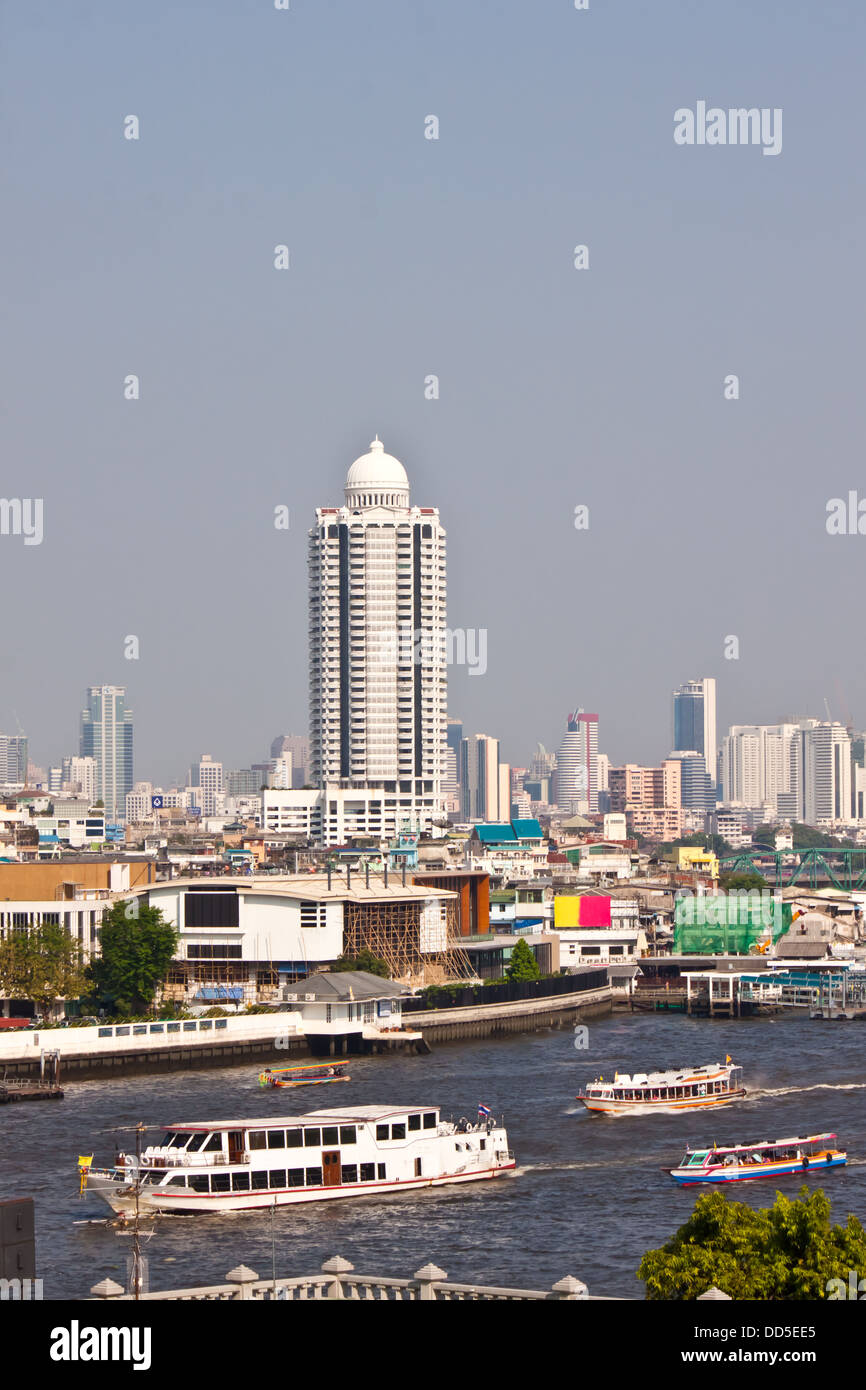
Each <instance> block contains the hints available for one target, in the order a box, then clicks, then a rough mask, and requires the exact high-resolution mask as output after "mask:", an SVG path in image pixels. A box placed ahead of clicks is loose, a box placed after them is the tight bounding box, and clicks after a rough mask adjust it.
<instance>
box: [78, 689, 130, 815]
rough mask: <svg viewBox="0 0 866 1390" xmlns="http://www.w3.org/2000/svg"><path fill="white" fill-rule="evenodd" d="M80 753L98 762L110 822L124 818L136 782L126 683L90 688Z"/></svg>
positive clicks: (99, 797) (99, 785)
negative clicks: (127, 802) (134, 781)
mask: <svg viewBox="0 0 866 1390" xmlns="http://www.w3.org/2000/svg"><path fill="white" fill-rule="evenodd" d="M79 753H80V756H81V757H82V758H93V759H94V760H95V762H96V786H95V791H96V798H97V800H101V801H102V802H103V803H104V806H105V819H106V821H112V820H121V819H122V818H123V816H124V813H125V810H126V793H127V792H130V791H132V783H133V775H132V774H133V723H132V710H130V709H127V706H126V687H125V686H122V685H92V686H90V687H89V689H88V691H87V708H86V709H83V710H82V711H81V740H80V746H79Z"/></svg>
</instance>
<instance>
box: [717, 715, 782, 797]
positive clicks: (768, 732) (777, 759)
mask: <svg viewBox="0 0 866 1390" xmlns="http://www.w3.org/2000/svg"><path fill="white" fill-rule="evenodd" d="M799 728H800V726H799V725H798V724H794V723H787V724H732V725H731V727H730V729H729V730H728V733H727V735H726V737H725V738H724V740H723V741H722V798H723V800H724V801H725V802H727V803H736V804H738V805H740V806H749V807H754V808H756V809H757V808H759V807H761V806H763V805H764V804H765V803H767V802H770V803H771V804H772V805H773V806H774V807H775V806H777V804H778V798H779V796H780V795H785V794H787V793H790V792H791V791H792V790H793V785H792V778H793V771H794V765H793V762H792V756H793V754H792V749H793V744H794V741H795V739H796V737H797V734H798V732H799Z"/></svg>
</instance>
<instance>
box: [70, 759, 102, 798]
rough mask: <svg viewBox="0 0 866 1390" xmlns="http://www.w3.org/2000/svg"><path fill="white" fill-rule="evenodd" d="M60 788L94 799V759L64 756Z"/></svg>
mask: <svg viewBox="0 0 866 1390" xmlns="http://www.w3.org/2000/svg"><path fill="white" fill-rule="evenodd" d="M61 785H62V788H63V789H64V790H65V791H67V792H72V793H75V792H78V793H79V794H80V795H81V796H86V797H88V798H89V799H90V800H91V801H95V800H96V759H95V758H64V759H63V781H62V784H61Z"/></svg>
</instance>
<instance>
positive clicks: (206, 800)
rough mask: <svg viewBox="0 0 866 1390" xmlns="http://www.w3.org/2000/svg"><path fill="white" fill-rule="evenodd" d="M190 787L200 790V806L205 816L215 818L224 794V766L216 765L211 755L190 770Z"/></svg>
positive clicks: (207, 755) (203, 756)
mask: <svg viewBox="0 0 866 1390" xmlns="http://www.w3.org/2000/svg"><path fill="white" fill-rule="evenodd" d="M189 780H190V786H193V787H198V788H199V790H200V797H199V806H200V807H201V813H202V815H203V816H215V815H216V814H217V813H218V810H219V804H218V800H217V798H218V797H220V796H221V795H222V793H223V765H222V763H215V762H214V760H213V758H212V757H211V755H210V753H203V754H202V756H201V761H200V762H199V763H197V764H194V765H193V766H192V767H191V768H190V774H189Z"/></svg>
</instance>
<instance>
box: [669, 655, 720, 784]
mask: <svg viewBox="0 0 866 1390" xmlns="http://www.w3.org/2000/svg"><path fill="white" fill-rule="evenodd" d="M673 701H674V743H673V746H674V751H675V752H677V753H689V752H691V753H702V754H703V755H704V761H705V764H706V770H707V772H709V774H710V776H712V777H715V775H716V682H715V678H714V677H713V676H703V677H702V678H701V680H697V681H686V683H685V685H681V686H680V687H679V689H678V690H675V691H674V695H673Z"/></svg>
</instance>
